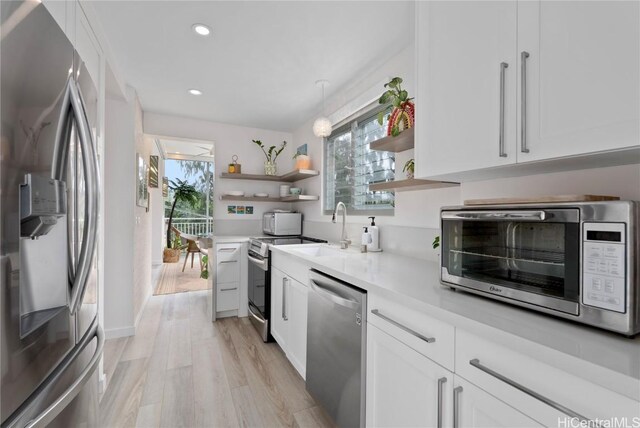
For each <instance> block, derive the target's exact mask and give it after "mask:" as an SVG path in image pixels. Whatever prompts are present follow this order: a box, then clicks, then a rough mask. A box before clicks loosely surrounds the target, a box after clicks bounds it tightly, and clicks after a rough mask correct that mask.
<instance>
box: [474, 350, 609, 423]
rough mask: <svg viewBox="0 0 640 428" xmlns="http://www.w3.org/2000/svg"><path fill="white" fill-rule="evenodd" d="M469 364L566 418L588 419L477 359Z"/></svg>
mask: <svg viewBox="0 0 640 428" xmlns="http://www.w3.org/2000/svg"><path fill="white" fill-rule="evenodd" d="M469 364H471V365H472V366H473V367H475V368H477V369H479V370H482V371H483V372H485V373H487V374H488V375H491V376H493V377H495V378H496V379H499V380H501V381H503V382H504V383H506V384H507V385H510V386H512V387H514V388H516V389H517V390H519V391H522V392H524V393H525V394H527V395H529V396H531V397H533V398H535V399H536V400H539V401H542V402H543V403H545V404H546V405H548V406H551V407H553V408H554V409H556V410H558V411H560V412H562V413H564V414H565V415H567V416H571V417H572V418H577V419H579V420H581V421H589V419H587V418H586V417H584V416H582V415H581V414H579V413H576V412H574V411H573V410H571V409H567V408H566V407H564V406H563V405H562V404H559V403H556V402H555V401H553V400H551V399H549V398H547V397H545V396H544V395H540V394H538V393H537V392H535V391H532V390H530V389H529V388H527V387H526V386H524V385H521V384H519V383H518V382H516V381H514V380H511V379H509V378H508V377H505V376H503V375H501V374H500V373H497V372H495V371H493V370H491V369H490V368H489V367H487V366H484V365H482V364H481V363H480V360H478V359H477V358H474V359H473V360H471V361H469ZM596 426H600V425H596Z"/></svg>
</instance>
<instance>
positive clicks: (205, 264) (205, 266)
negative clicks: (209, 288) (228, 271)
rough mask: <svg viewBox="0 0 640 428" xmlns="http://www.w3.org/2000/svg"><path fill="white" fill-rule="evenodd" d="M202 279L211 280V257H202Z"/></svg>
mask: <svg viewBox="0 0 640 428" xmlns="http://www.w3.org/2000/svg"><path fill="white" fill-rule="evenodd" d="M200 278H202V279H209V256H202V271H201V272H200Z"/></svg>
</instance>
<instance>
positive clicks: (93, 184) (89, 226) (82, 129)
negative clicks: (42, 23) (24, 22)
mask: <svg viewBox="0 0 640 428" xmlns="http://www.w3.org/2000/svg"><path fill="white" fill-rule="evenodd" d="M63 109H65V110H66V112H65V113H64V114H62V115H60V122H59V124H58V130H57V134H56V148H55V153H56V157H55V161H54V163H53V170H52V178H54V179H56V180H64V179H65V178H66V162H67V156H68V150H69V149H68V146H69V138H70V137H71V124H72V122H73V121H72V117H74V118H75V123H76V127H77V132H78V136H79V139H80V145H81V147H82V164H83V172H84V181H85V188H86V194H87V197H86V198H85V220H84V233H83V237H84V239H83V241H82V246H81V248H80V255H79V256H78V263H77V266H76V267H75V269H72V268H71V269H70V271H69V278H70V282H71V283H72V286H71V299H70V302H69V310H70V312H71V314H75V313H76V312H77V310H78V308H79V307H80V304H81V302H82V298H83V296H84V292H85V290H86V283H87V280H88V278H89V272H90V269H91V263H92V260H93V256H94V254H95V248H96V240H97V235H98V202H99V200H100V193H99V192H100V185H99V179H100V177H99V174H98V158H97V154H96V152H95V150H94V144H93V139H92V137H91V129H90V127H89V121H88V119H87V115H86V111H85V107H84V102H83V100H82V95H81V94H80V90H79V88H78V86H77V83H76V81H75V80H73V78H72V76H70V77H69V79H68V80H67V88H66V90H65V95H64V100H63ZM71 115H73V116H71Z"/></svg>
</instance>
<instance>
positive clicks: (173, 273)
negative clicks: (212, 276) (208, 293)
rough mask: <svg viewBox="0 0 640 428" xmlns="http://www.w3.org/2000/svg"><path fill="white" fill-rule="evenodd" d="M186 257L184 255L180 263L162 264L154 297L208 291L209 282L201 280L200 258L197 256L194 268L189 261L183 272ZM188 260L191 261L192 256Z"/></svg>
mask: <svg viewBox="0 0 640 428" xmlns="http://www.w3.org/2000/svg"><path fill="white" fill-rule="evenodd" d="M185 257H187V255H186V254H182V255H181V256H180V260H178V263H163V264H162V267H161V268H160V269H161V272H160V278H159V280H158V286H157V287H156V289H155V291H154V292H153V294H154V295H155V294H173V293H182V292H185V291H197V290H206V289H207V287H208V286H209V281H207V280H206V279H202V278H200V261H199V258H198V256H197V255H196V256H195V262H194V264H193V267H191V265H190V262H191V261H190V260H187V265H186V267H185V268H184V272H183V271H182V267H183V265H184V260H185ZM188 259H190V256H189V257H188Z"/></svg>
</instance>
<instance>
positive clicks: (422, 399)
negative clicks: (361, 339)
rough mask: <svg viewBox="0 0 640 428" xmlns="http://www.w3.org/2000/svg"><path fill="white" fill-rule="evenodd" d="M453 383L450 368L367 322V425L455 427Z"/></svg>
mask: <svg viewBox="0 0 640 428" xmlns="http://www.w3.org/2000/svg"><path fill="white" fill-rule="evenodd" d="M452 384H453V373H451V372H450V371H449V370H447V369H445V368H443V367H441V366H440V365H438V364H436V363H434V362H433V361H431V360H430V359H429V358H427V357H425V356H424V355H422V354H421V353H419V352H418V351H416V350H414V349H412V348H410V347H409V346H407V345H405V344H404V343H402V342H400V341H399V340H397V339H395V338H393V337H391V336H390V335H388V334H387V333H385V332H384V331H382V330H380V329H378V328H377V327H375V326H374V325H372V324H371V323H369V324H367V392H366V397H367V419H366V420H367V423H366V425H367V426H370V427H437V426H451V421H452V416H453V415H452V411H451V409H452V396H451V390H452ZM438 421H440V423H438Z"/></svg>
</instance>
